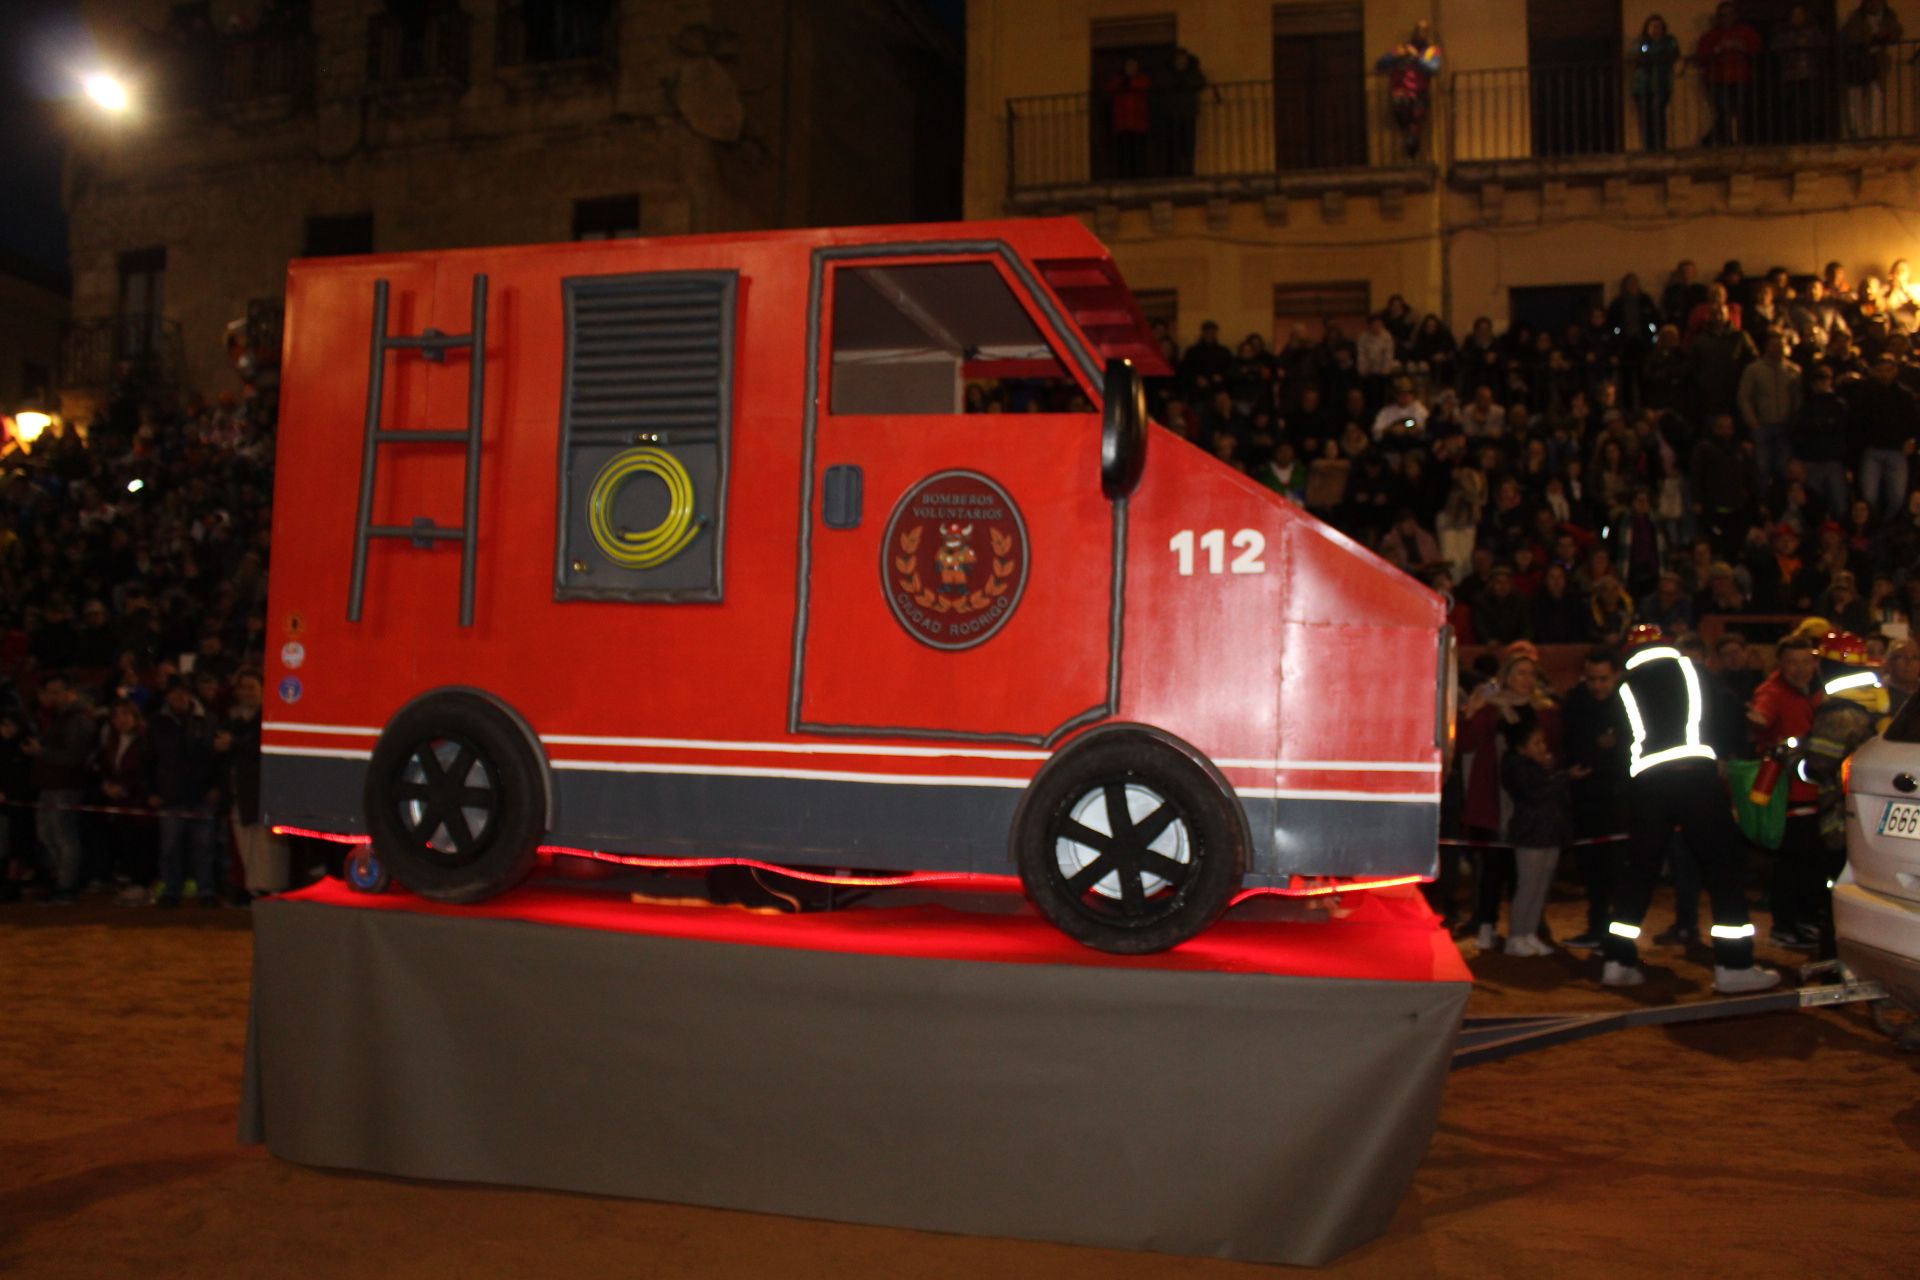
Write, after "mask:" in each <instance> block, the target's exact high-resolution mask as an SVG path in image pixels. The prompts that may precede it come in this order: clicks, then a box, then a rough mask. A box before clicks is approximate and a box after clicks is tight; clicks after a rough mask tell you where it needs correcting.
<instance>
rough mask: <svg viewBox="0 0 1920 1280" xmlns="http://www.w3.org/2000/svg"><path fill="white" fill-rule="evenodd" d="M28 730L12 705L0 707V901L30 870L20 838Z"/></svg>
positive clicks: (14, 893) (25, 807)
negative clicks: (4, 707)
mask: <svg viewBox="0 0 1920 1280" xmlns="http://www.w3.org/2000/svg"><path fill="white" fill-rule="evenodd" d="M7 692H9V693H11V692H12V691H11V690H7ZM30 733H31V730H30V729H29V728H28V726H27V723H26V720H25V718H24V717H23V716H21V715H20V714H19V713H18V712H16V711H15V710H14V709H13V708H12V707H8V708H6V709H4V710H0V902H13V901H15V900H17V899H18V898H19V896H20V886H21V884H22V882H23V881H25V880H27V879H29V878H31V874H32V873H31V870H30V868H29V867H28V866H27V864H26V860H25V858H24V857H23V856H22V852H23V850H24V848H25V841H24V840H22V839H21V838H20V837H21V836H22V835H24V834H25V830H24V823H25V819H26V815H27V814H28V813H30V812H32V810H31V809H30V808H29V806H30V805H31V804H32V802H33V761H32V760H31V759H29V758H28V756H27V753H26V751H25V747H26V744H27V739H28V736H29V734H30Z"/></svg>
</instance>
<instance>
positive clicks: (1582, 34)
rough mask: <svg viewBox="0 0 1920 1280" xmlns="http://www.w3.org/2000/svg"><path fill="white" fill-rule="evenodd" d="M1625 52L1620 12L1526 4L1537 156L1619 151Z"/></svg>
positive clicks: (1574, 1)
mask: <svg viewBox="0 0 1920 1280" xmlns="http://www.w3.org/2000/svg"><path fill="white" fill-rule="evenodd" d="M1686 38H1687V37H1685V36H1684V35H1683V36H1682V39H1686ZM1621 49H1622V43H1621V26H1620V6H1619V5H1613V6H1612V7H1608V6H1607V5H1598V4H1594V3H1593V2H1592V0H1527V65H1528V67H1529V69H1530V71H1531V73H1532V74H1530V75H1529V76H1528V77H1527V81H1528V85H1529V92H1530V95H1531V103H1530V108H1531V113H1532V125H1533V131H1532V137H1533V153H1534V154H1535V155H1537V156H1578V155H1605V154H1608V153H1611V152H1615V151H1618V150H1620V143H1621V136H1620V130H1621V124H1622V112H1621V106H1622V103H1621V96H1620V86H1621V71H1620V57H1621V53H1620V51H1621ZM1664 116H1665V111H1664V108H1663V110H1662V117H1663V118H1664Z"/></svg>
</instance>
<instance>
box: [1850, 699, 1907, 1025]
mask: <svg viewBox="0 0 1920 1280" xmlns="http://www.w3.org/2000/svg"><path fill="white" fill-rule="evenodd" d="M1846 768H1847V774H1846V776H1847V868H1846V870H1845V871H1843V872H1842V873H1841V875H1840V879H1839V880H1838V881H1837V882H1836V883H1835V884H1834V887H1833V920H1834V929H1835V933H1836V935H1837V938H1838V942H1839V948H1840V958H1841V959H1842V960H1843V961H1845V962H1846V964H1847V967H1848V968H1849V969H1851V970H1853V972H1854V973H1855V974H1857V975H1858V976H1860V977H1862V978H1875V979H1878V980H1879V981H1880V983H1881V985H1883V986H1885V987H1886V989H1887V993H1888V994H1889V995H1891V996H1892V997H1893V998H1894V999H1895V1000H1896V1001H1898V1002H1899V1003H1900V1004H1902V1005H1904V1006H1905V1007H1906V1008H1907V1009H1909V1010H1912V1011H1914V1012H1916V1013H1920V695H1915V696H1912V697H1909V698H1908V699H1907V701H1906V705H1905V706H1903V707H1901V708H1900V711H1899V714H1898V715H1896V716H1895V717H1894V719H1893V723H1892V724H1890V725H1888V726H1887V731H1886V733H1884V734H1882V735H1881V736H1880V737H1878V738H1874V739H1872V740H1870V741H1869V742H1867V743H1866V745H1864V746H1862V747H1861V748H1860V749H1859V750H1858V751H1855V752H1854V753H1853V756H1852V757H1851V758H1850V759H1849V760H1848V762H1847V766H1846Z"/></svg>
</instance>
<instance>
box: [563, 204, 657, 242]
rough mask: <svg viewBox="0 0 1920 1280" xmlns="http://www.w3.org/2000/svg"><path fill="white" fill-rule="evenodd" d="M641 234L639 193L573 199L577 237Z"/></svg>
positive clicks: (616, 237)
mask: <svg viewBox="0 0 1920 1280" xmlns="http://www.w3.org/2000/svg"><path fill="white" fill-rule="evenodd" d="M639 234H640V197H639V196H603V197H601V198H599V199H595V200H575V201H574V202H573V238H574V239H575V240H631V239H633V238H634V237H635V236H637V235H639Z"/></svg>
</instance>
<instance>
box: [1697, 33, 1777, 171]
mask: <svg viewBox="0 0 1920 1280" xmlns="http://www.w3.org/2000/svg"><path fill="white" fill-rule="evenodd" d="M1763 47H1764V46H1762V44H1761V43H1760V33H1759V32H1758V31H1755V30H1754V29H1753V27H1752V26H1751V25H1749V24H1748V23H1745V22H1742V21H1740V15H1739V12H1738V11H1737V10H1735V8H1734V7H1733V4H1732V3H1731V0H1723V2H1722V3H1721V4H1720V5H1719V7H1717V8H1716V9H1715V10H1714V11H1713V25H1712V26H1711V27H1708V28H1707V30H1706V33H1705V34H1704V35H1702V36H1701V37H1700V43H1699V44H1697V45H1695V46H1694V49H1693V60H1694V62H1695V64H1697V65H1698V66H1699V68H1700V78H1701V79H1702V80H1704V81H1705V82H1706V85H1707V100H1708V101H1709V102H1711V103H1712V104H1713V128H1711V129H1709V130H1708V131H1707V136H1706V137H1704V138H1702V139H1700V145H1701V146H1703V147H1727V146H1734V145H1748V144H1751V143H1752V141H1753V127H1752V126H1753V63H1754V59H1756V58H1758V57H1759V56H1760V52H1761V49H1762V48H1763Z"/></svg>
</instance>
